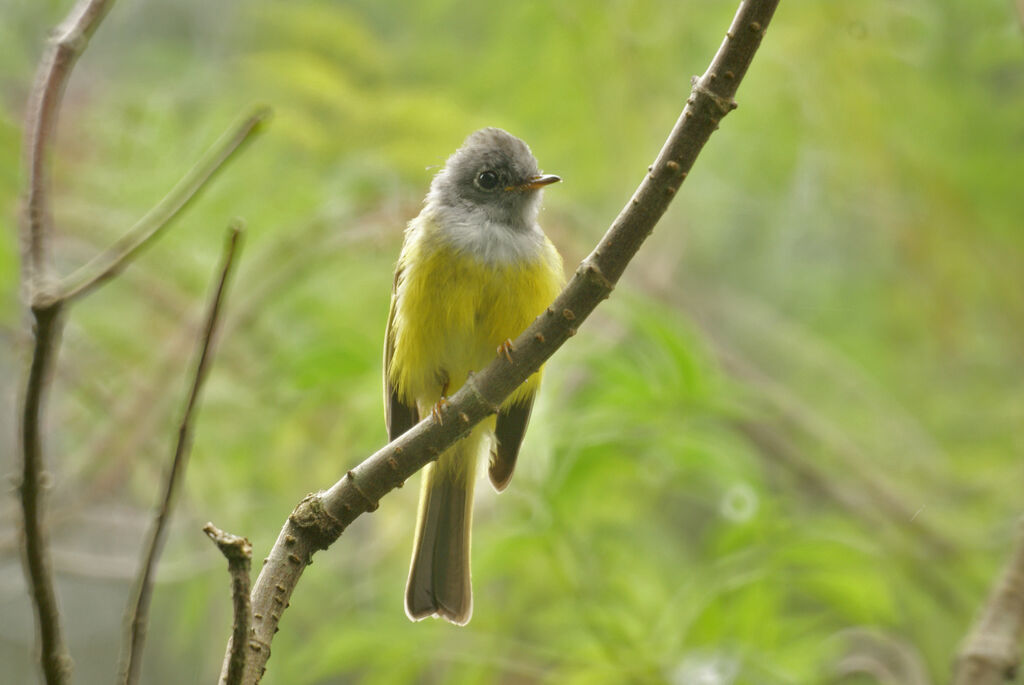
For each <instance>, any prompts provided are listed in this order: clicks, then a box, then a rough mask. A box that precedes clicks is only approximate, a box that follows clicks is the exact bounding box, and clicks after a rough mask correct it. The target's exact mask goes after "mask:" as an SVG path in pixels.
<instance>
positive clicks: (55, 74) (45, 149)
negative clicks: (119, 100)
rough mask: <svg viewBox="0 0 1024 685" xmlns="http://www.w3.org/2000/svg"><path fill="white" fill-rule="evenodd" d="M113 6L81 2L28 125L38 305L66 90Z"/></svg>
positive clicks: (31, 261) (49, 64)
mask: <svg viewBox="0 0 1024 685" xmlns="http://www.w3.org/2000/svg"><path fill="white" fill-rule="evenodd" d="M111 4H113V0H79V1H78V2H77V3H76V4H75V6H74V7H73V8H72V9H71V12H70V13H69V14H68V16H67V18H66V19H65V20H64V23H62V24H61V25H60V26H59V27H58V28H57V30H56V32H55V33H54V36H53V38H52V39H51V41H50V48H49V50H48V51H47V54H46V57H45V58H44V59H43V61H42V62H41V63H40V65H39V71H38V72H37V74H36V80H35V85H34V86H33V90H32V98H31V100H30V102H29V106H28V117H27V119H26V122H25V155H26V158H25V162H26V166H27V168H28V196H27V199H26V203H25V231H26V236H25V241H26V247H27V250H28V253H27V258H26V259H25V261H24V266H23V269H24V272H25V283H26V284H27V285H28V289H29V292H28V295H29V301H30V302H31V303H32V304H33V305H38V304H40V302H39V301H38V300H37V298H40V297H44V294H43V290H44V289H46V288H47V287H48V286H49V285H50V283H49V279H50V273H49V272H50V258H51V255H50V249H51V245H50V243H51V233H52V226H51V223H52V213H51V212H52V208H51V207H50V197H49V186H50V179H49V177H48V169H47V165H48V162H49V148H50V144H51V141H52V139H53V132H54V130H55V129H56V128H57V116H58V114H59V113H60V105H61V100H62V99H63V97H64V89H65V87H66V86H67V83H68V79H69V78H70V76H71V70H72V68H74V66H75V62H77V61H78V58H79V56H80V55H81V54H82V53H83V52H84V51H85V47H86V45H88V43H89V38H90V37H91V36H92V34H93V32H94V31H95V30H96V27H98V26H99V25H100V22H101V21H103V17H104V16H105V15H106V13H107V10H109V9H110V5H111Z"/></svg>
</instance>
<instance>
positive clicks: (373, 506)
mask: <svg viewBox="0 0 1024 685" xmlns="http://www.w3.org/2000/svg"><path fill="white" fill-rule="evenodd" d="M345 475H346V476H348V482H349V483H351V484H352V489H354V490H355V491H356V492H358V493H359V496H360V497H362V498H363V501H364V502H366V511H368V512H373V511H377V506H378V504H377V501H376V500H374V499H371V498H370V497H369V496H368V495H367V494H366V493H365V492H363V489H362V488H361V487H359V483H357V482H356V474H355V473H353V472H352V471H349V472H348V473H346V474H345Z"/></svg>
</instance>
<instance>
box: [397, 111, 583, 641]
mask: <svg viewBox="0 0 1024 685" xmlns="http://www.w3.org/2000/svg"><path fill="white" fill-rule="evenodd" d="M559 180H561V179H560V178H559V177H558V176H554V175H550V174H541V173H540V170H539V169H538V167H537V160H536V159H535V158H534V156H533V154H532V153H531V152H530V148H529V147H527V146H526V143H524V142H523V141H521V140H520V139H519V138H516V137H515V136H513V135H511V134H509V133H507V132H505V131H502V130H501V129H497V128H485V129H482V130H480V131H476V132H475V133H473V134H471V135H470V136H469V137H468V138H467V139H466V141H465V143H463V145H462V147H460V148H459V149H458V150H456V151H455V153H454V154H453V155H452V156H451V157H449V158H448V161H447V162H446V163H445V166H444V169H442V170H441V171H440V172H439V173H438V174H437V175H436V176H435V177H434V180H433V182H432V183H431V184H430V192H429V193H428V194H427V198H426V202H425V205H424V207H423V210H422V211H421V212H420V213H419V216H417V217H416V218H415V219H413V220H412V221H411V222H409V226H408V228H407V229H406V232H405V243H404V244H403V246H402V253H401V256H400V257H399V259H398V265H397V268H396V270H395V283H394V290H393V292H392V295H391V312H390V314H389V315H388V325H387V331H386V333H385V343H384V405H385V412H386V420H387V428H388V436H389V438H390V439H391V440H394V439H395V438H396V437H398V436H399V435H401V434H402V433H404V432H405V431H406V430H408V429H409V428H410V427H412V426H413V425H414V424H416V423H417V421H419V418H420V417H421V416H426V414H427V413H434V414H435V416H438V417H439V416H440V414H439V413H438V412H439V411H440V409H441V407H443V403H444V402H445V398H446V397H447V395H448V394H449V392H455V391H456V390H458V389H459V388H460V387H461V386H462V384H463V383H465V382H466V379H467V378H468V377H469V374H470V373H471V372H473V371H477V370H480V369H482V368H483V367H484V366H486V365H487V364H488V363H489V362H490V361H491V360H492V359H493V358H494V356H495V354H500V355H502V356H505V357H508V358H510V359H511V354H512V352H513V350H512V348H511V342H510V340H511V339H512V338H514V337H516V336H517V335H519V334H520V333H522V332H523V330H525V329H526V327H527V326H528V325H529V324H530V323H531V322H532V321H533V319H534V318H535V317H537V316H538V315H539V314H540V313H541V312H542V311H543V310H544V308H545V307H547V306H548V305H549V304H550V303H551V301H552V300H553V299H554V298H555V296H556V295H557V294H558V292H559V290H560V289H561V287H562V284H563V282H564V274H563V271H562V258H561V256H559V254H558V251H557V250H556V249H555V247H554V245H552V244H551V241H550V240H548V237H547V236H546V235H545V234H544V232H543V231H542V230H541V228H540V226H539V225H537V212H538V210H539V209H540V200H541V194H542V193H541V189H542V188H543V187H544V186H546V185H549V184H551V183H555V182H557V181H559ZM540 375H541V373H540V371H538V372H537V373H536V374H534V375H533V376H531V377H530V378H529V379H528V380H527V381H526V382H525V383H524V384H523V385H522V386H520V387H519V389H518V390H516V391H515V392H514V393H513V394H512V395H511V396H510V397H509V398H508V400H506V401H505V403H504V404H503V405H502V407H501V410H500V411H499V412H498V414H497V417H492V418H490V419H488V420H487V421H484V422H482V423H480V424H478V425H477V426H476V427H475V428H474V429H473V430H472V432H471V433H470V434H469V435H468V436H466V437H465V438H463V439H462V440H460V441H459V442H457V443H455V445H453V446H452V447H450V448H448V450H446V451H445V452H444V453H443V454H441V456H440V457H439V458H438V460H437V461H436V462H434V463H431V464H429V465H428V466H427V467H426V468H425V469H424V470H423V486H422V489H421V491H420V506H419V519H418V521H417V532H416V539H415V543H414V546H413V553H412V565H411V568H410V569H409V582H408V584H407V586H406V593H405V611H406V613H407V614H408V615H409V618H411V619H412V620H414V621H418V620H420V619H423V618H426V617H427V616H440V617H442V618H444V619H446V620H448V621H450V622H452V623H455V624H457V625H465V624H466V623H468V622H469V618H470V616H471V614H472V612H473V594H472V589H471V587H470V571H469V545H470V523H471V520H472V512H473V487H474V482H475V480H476V469H477V462H478V461H479V458H480V456H481V452H482V451H483V448H484V446H485V445H488V444H490V446H491V460H490V469H489V475H490V479H491V483H492V484H493V485H494V488H495V489H496V490H498V491H499V492H500V491H501V490H503V489H505V486H507V485H508V482H509V480H510V479H511V478H512V471H513V469H514V468H515V465H516V457H517V456H518V454H519V446H520V444H521V443H522V440H523V434H524V432H525V431H526V424H527V421H529V418H530V410H531V408H532V407H533V400H534V397H535V396H536V393H537V390H538V388H539V387H540Z"/></svg>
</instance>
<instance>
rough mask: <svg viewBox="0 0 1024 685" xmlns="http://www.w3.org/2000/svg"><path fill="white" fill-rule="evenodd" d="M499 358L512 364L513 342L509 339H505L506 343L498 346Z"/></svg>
mask: <svg viewBox="0 0 1024 685" xmlns="http://www.w3.org/2000/svg"><path fill="white" fill-rule="evenodd" d="M498 356H499V357H504V358H505V359H507V360H508V363H509V364H511V363H512V341H511V340H510V339H509V338H505V342H503V343H501V344H500V345H498Z"/></svg>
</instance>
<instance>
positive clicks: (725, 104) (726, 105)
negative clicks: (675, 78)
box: [693, 79, 736, 127]
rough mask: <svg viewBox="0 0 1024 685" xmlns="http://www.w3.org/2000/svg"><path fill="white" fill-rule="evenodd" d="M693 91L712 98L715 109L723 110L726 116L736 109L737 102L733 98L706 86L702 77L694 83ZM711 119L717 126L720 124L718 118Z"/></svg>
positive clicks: (723, 114)
mask: <svg viewBox="0 0 1024 685" xmlns="http://www.w3.org/2000/svg"><path fill="white" fill-rule="evenodd" d="M693 92H694V94H696V95H703V96H704V97H706V98H707V99H709V100H711V103H712V104H713V105H714V106H715V109H717V110H718V111H719V112H721V113H722V116H725V115H726V114H728V113H729V112H731V111H732V110H734V109H736V103H735V102H733V101H732V100H731V99H728V98H723V97H722V96H721V95H719V94H718V93H715V92H714V91H712V90H711V89H710V88H708V87H707V86H705V85H704V81H703V79H700V80H698V81H697V82H696V83H694V84H693ZM711 121H712V123H714V124H715V126H716V127H717V126H718V121H719V120H718V119H712V120H711Z"/></svg>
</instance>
